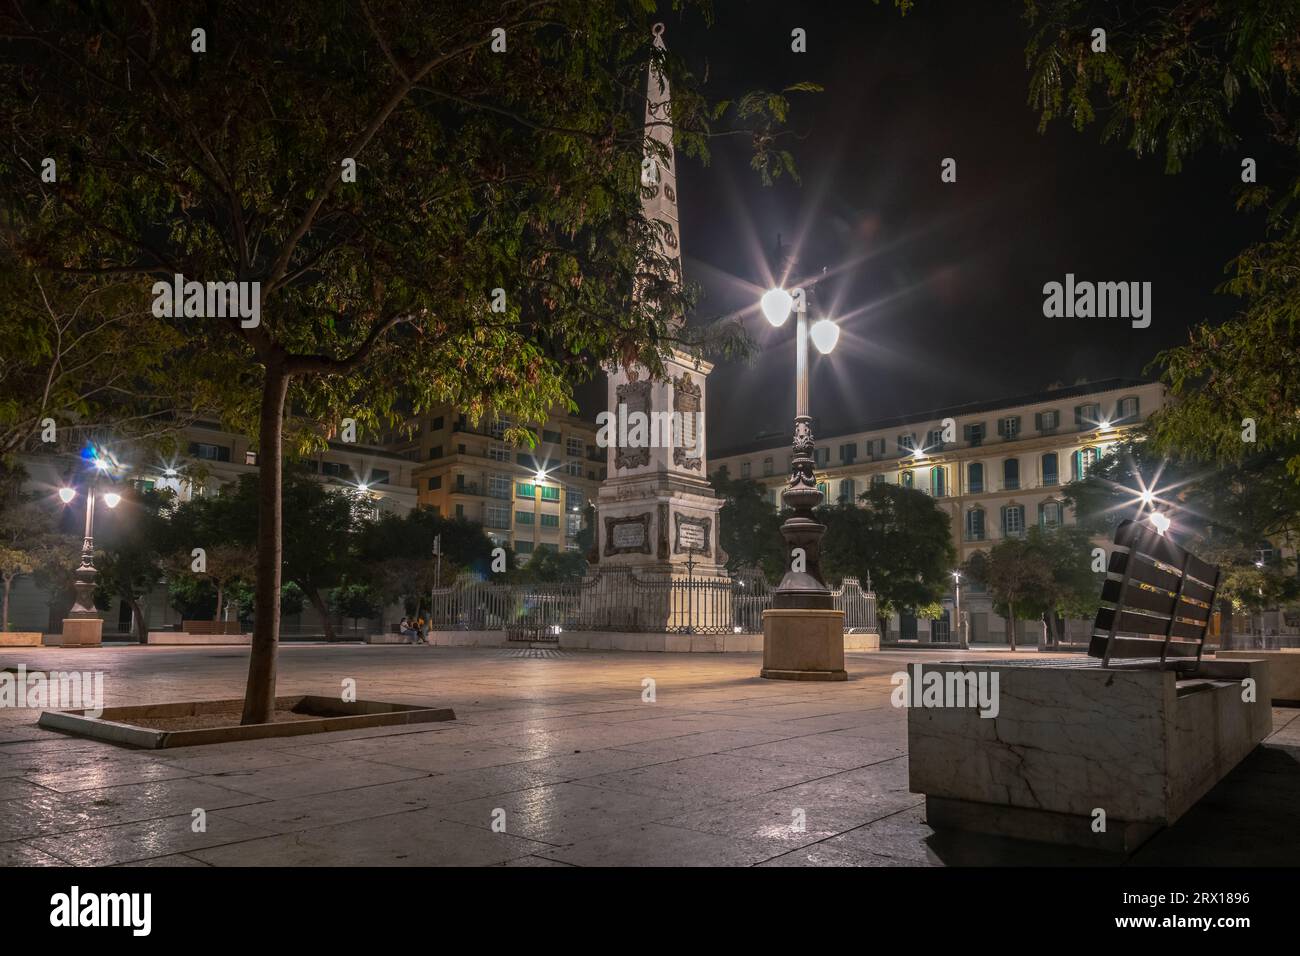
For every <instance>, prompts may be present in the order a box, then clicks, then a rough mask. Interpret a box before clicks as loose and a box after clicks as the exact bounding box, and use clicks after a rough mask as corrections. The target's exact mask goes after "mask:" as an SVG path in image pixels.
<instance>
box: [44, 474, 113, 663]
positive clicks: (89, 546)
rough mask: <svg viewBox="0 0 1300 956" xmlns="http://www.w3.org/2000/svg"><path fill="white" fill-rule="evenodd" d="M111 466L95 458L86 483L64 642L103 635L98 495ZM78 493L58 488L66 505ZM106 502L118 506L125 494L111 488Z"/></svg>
mask: <svg viewBox="0 0 1300 956" xmlns="http://www.w3.org/2000/svg"><path fill="white" fill-rule="evenodd" d="M107 470H108V464H107V462H105V460H104V459H103V458H100V457H96V458H94V465H93V468H92V471H91V475H90V479H89V480H88V481H87V483H86V531H85V535H84V536H83V537H82V539H81V564H80V565H78V566H77V569H76V571H75V572H73V577H74V579H75V580H74V581H73V584H72V589H73V593H74V594H75V600H74V602H73V605H72V610H70V611H69V612H68V615H69V616H68V617H67V618H66V619H65V620H64V623H63V646H65V647H71V646H75V645H83V644H85V645H97V644H99V643H100V642H101V641H102V639H103V628H104V622H103V621H102V620H101V619H100V617H99V614H98V612H96V610H95V579H96V578H97V577H98V576H99V572H98V571H97V570H96V569H95V499H96V496H97V494H98V491H99V476H100V474H102V473H103V472H105V471H107ZM76 496H77V492H76V490H75V489H73V488H71V487H63V488H60V489H59V500H60V501H62V502H63V503H64V504H65V505H66V504H71V503H72V499H73V498H75V497H76ZM102 498H103V501H104V504H106V505H108V507H109V508H116V507H117V506H118V503H119V502H121V500H122V496H121V495H119V494H118V493H117V492H115V491H110V492H108V493H106V494H104V495H103V496H102Z"/></svg>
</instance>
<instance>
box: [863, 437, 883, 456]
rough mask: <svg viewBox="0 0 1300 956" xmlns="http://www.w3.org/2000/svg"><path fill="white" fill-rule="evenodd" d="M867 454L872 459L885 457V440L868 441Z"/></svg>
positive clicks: (870, 439) (874, 439) (871, 439)
mask: <svg viewBox="0 0 1300 956" xmlns="http://www.w3.org/2000/svg"><path fill="white" fill-rule="evenodd" d="M867 454H868V455H870V456H871V457H872V458H884V457H885V440H884V439H883V438H868V439H867Z"/></svg>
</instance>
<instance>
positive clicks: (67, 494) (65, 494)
mask: <svg viewBox="0 0 1300 956" xmlns="http://www.w3.org/2000/svg"><path fill="white" fill-rule="evenodd" d="M75 497H77V493H76V492H75V491H73V490H72V489H71V488H60V489H59V500H60V501H62V502H63V503H64V504H65V505H66V504H69V503H70V502H71V501H72V499H73V498H75Z"/></svg>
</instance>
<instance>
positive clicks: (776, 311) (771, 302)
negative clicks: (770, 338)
mask: <svg viewBox="0 0 1300 956" xmlns="http://www.w3.org/2000/svg"><path fill="white" fill-rule="evenodd" d="M759 305H761V306H762V307H763V315H765V316H767V321H768V322H770V323H772V325H773V326H775V327H777V328H780V327H781V326H782V325H785V320H786V319H788V318H790V309H792V308H793V307H794V299H792V298H790V293H789V292H786V291H785V289H781V288H776V289H768V290H767V291H766V292H764V293H763V298H762V299H760V300H759Z"/></svg>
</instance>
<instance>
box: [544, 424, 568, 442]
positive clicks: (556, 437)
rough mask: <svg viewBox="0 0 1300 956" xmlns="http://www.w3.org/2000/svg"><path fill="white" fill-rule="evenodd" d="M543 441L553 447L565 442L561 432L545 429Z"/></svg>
mask: <svg viewBox="0 0 1300 956" xmlns="http://www.w3.org/2000/svg"><path fill="white" fill-rule="evenodd" d="M542 441H544V442H546V443H548V444H551V445H558V444H559V443H560V442H561V441H563V436H562V435H561V434H560V433H559V432H553V431H550V430H548V429H545V428H543V429H542Z"/></svg>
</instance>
